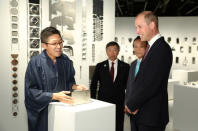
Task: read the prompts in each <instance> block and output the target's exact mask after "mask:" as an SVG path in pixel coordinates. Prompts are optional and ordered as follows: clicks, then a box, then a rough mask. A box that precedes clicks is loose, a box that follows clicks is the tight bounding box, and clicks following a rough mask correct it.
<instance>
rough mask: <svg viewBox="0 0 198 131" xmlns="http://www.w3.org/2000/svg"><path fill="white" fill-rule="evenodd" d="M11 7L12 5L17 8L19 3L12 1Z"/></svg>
mask: <svg viewBox="0 0 198 131" xmlns="http://www.w3.org/2000/svg"><path fill="white" fill-rule="evenodd" d="M10 5H11V6H12V7H17V6H18V2H17V1H16V0H12V1H11V2H10Z"/></svg>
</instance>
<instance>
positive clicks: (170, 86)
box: [168, 79, 179, 100]
mask: <svg viewBox="0 0 198 131" xmlns="http://www.w3.org/2000/svg"><path fill="white" fill-rule="evenodd" d="M176 84H179V81H178V80H175V79H168V100H173V99H174V85H176Z"/></svg>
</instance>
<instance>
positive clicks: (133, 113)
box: [124, 105, 139, 115]
mask: <svg viewBox="0 0 198 131" xmlns="http://www.w3.org/2000/svg"><path fill="white" fill-rule="evenodd" d="M138 111H139V110H138V109H136V110H135V111H134V112H131V111H130V109H129V108H128V107H127V105H125V108H124V112H125V113H127V114H132V115H136V114H137V113H138Z"/></svg>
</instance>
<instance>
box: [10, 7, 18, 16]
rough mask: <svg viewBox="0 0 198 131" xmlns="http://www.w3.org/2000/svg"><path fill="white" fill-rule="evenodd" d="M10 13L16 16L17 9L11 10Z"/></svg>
mask: <svg viewBox="0 0 198 131" xmlns="http://www.w3.org/2000/svg"><path fill="white" fill-rule="evenodd" d="M10 12H11V14H12V15H17V14H18V10H17V8H11V10H10Z"/></svg>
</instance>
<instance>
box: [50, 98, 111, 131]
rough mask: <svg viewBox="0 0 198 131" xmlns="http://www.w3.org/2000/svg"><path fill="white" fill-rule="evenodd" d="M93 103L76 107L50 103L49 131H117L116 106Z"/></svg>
mask: <svg viewBox="0 0 198 131" xmlns="http://www.w3.org/2000/svg"><path fill="white" fill-rule="evenodd" d="M91 101H92V102H91V103H88V104H82V105H75V106H70V105H67V104H64V103H60V102H52V103H50V104H49V107H48V131H115V105H114V104H110V103H106V102H102V101H98V100H93V99H92V100H91Z"/></svg>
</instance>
